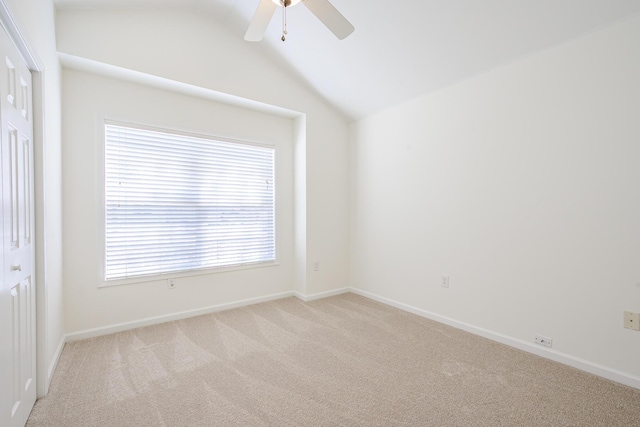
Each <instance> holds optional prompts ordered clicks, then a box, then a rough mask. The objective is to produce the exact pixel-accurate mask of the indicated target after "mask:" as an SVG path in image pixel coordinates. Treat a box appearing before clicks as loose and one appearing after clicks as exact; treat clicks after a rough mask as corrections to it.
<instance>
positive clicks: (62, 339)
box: [45, 335, 67, 394]
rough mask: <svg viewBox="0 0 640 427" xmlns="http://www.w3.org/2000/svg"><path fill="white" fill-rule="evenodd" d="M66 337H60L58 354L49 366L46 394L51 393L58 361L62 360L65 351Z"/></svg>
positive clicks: (56, 353)
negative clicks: (50, 388) (50, 387)
mask: <svg viewBox="0 0 640 427" xmlns="http://www.w3.org/2000/svg"><path fill="white" fill-rule="evenodd" d="M66 338H67V336H66V335H63V336H61V337H60V342H59V343H58V348H56V352H55V354H54V355H53V359H52V360H51V363H50V364H49V369H48V370H47V384H46V386H45V390H46V392H45V394H47V393H48V392H49V386H50V385H51V379H52V378H53V373H54V372H55V371H56V368H57V367H58V361H59V360H60V356H61V355H62V350H64V345H65V343H66Z"/></svg>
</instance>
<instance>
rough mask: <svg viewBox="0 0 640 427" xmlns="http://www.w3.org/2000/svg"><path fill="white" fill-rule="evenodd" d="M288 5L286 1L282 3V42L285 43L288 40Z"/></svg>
mask: <svg viewBox="0 0 640 427" xmlns="http://www.w3.org/2000/svg"><path fill="white" fill-rule="evenodd" d="M286 35H287V4H286V1H282V37H280V40H282V41H285V40H286V39H287V38H286V37H285V36H286Z"/></svg>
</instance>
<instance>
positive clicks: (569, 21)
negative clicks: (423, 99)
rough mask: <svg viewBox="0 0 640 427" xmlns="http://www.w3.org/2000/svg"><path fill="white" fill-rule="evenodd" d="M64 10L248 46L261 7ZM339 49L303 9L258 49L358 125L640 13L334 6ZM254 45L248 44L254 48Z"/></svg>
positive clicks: (548, 6)
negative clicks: (165, 11)
mask: <svg viewBox="0 0 640 427" xmlns="http://www.w3.org/2000/svg"><path fill="white" fill-rule="evenodd" d="M55 2H56V4H57V7H59V8H60V7H91V8H94V7H96V8H100V7H111V8H112V7H136V8H140V7H167V6H169V7H187V8H194V10H196V11H198V13H205V12H206V13H209V16H210V17H211V20H212V24H214V25H224V26H226V27H228V29H229V31H232V32H233V33H235V34H237V37H239V38H242V37H243V36H244V32H245V31H246V29H247V27H248V25H249V22H250V21H251V18H252V17H253V14H254V12H255V10H256V8H257V6H258V3H259V0H55ZM331 3H332V4H333V5H334V6H335V7H336V8H337V9H338V10H340V12H341V13H342V14H343V15H344V16H345V17H346V18H347V19H348V20H349V21H351V23H352V24H353V25H354V26H355V28H356V30H355V32H354V33H353V34H352V35H350V36H349V37H347V38H346V39H345V40H342V41H340V40H338V39H336V38H335V36H333V34H331V33H330V32H329V31H328V30H327V29H326V28H325V27H324V26H323V25H322V24H321V23H320V22H319V21H318V20H317V19H316V18H315V16H313V15H312V14H311V12H309V10H307V8H306V7H305V6H304V4H303V3H300V4H298V5H297V6H295V7H292V8H290V9H288V14H287V26H288V31H289V35H288V37H287V41H286V42H284V43H283V42H282V41H280V36H281V15H280V13H278V12H276V14H275V15H274V19H273V20H272V21H271V25H270V26H269V29H268V30H267V33H266V35H265V38H264V40H263V41H262V42H259V44H258V45H259V46H260V48H261V49H263V50H264V52H265V54H266V55H269V56H270V57H271V58H272V59H273V60H274V61H277V62H278V63H281V64H282V67H283V68H287V69H289V70H291V71H292V72H294V73H296V74H298V75H299V76H302V77H303V78H304V80H305V81H306V82H307V83H308V84H309V85H310V86H312V87H313V88H314V89H315V90H316V91H317V92H318V93H319V94H320V95H321V96H323V97H324V98H325V99H326V100H327V101H328V102H329V103H331V104H332V105H333V106H335V107H336V108H337V109H338V110H340V111H342V112H343V113H344V114H345V115H346V116H347V117H348V118H350V119H359V118H362V117H366V116H369V115H371V114H373V113H376V112H378V111H381V110H383V109H385V108H388V107H391V106H394V105H397V104H399V103H401V102H403V101H407V100H409V99H412V98H415V97H417V96H419V95H422V94H425V93H429V92H433V91H436V90H438V89H441V88H443V87H446V86H449V85H452V84H455V83H457V82H460V81H463V80H466V79H469V78H472V77H474V76H477V75H479V74H482V73H485V72H487V71H489V70H491V69H494V68H496V67H500V66H502V65H505V64H507V63H510V62H513V61H515V60H517V59H519V58H523V57H525V56H527V55H530V54H532V53H536V52H540V51H542V50H544V49H547V48H549V47H552V46H554V45H558V44H560V43H563V42H566V41H568V40H571V39H575V38H577V37H580V36H583V35H586V34H588V33H591V32H594V31H597V30H598V29H601V28H603V27H606V26H608V25H611V24H613V23H615V22H617V21H620V20H622V19H625V18H628V17H630V16H633V15H636V14H639V13H640V1H637V0H482V1H479V0H437V1H436V0H405V1H390V0H331ZM247 43H249V42H247Z"/></svg>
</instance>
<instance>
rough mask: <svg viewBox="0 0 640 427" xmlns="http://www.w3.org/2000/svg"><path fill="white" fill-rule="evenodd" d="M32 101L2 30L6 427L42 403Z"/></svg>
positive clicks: (0, 315) (0, 307)
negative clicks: (39, 391)
mask: <svg viewBox="0 0 640 427" xmlns="http://www.w3.org/2000/svg"><path fill="white" fill-rule="evenodd" d="M0 28H1V27H0ZM31 96H32V93H31V73H30V72H29V70H28V68H27V66H26V64H25V62H24V60H23V59H22V58H21V57H20V54H19V53H18V51H17V49H16V48H15V46H14V45H13V43H12V42H11V40H10V38H9V36H8V35H7V34H6V32H4V29H0V142H1V146H2V149H1V151H0V159H1V168H2V174H1V178H2V186H1V188H2V212H1V214H2V225H3V226H2V245H1V248H2V256H1V257H0V259H1V260H2V261H1V264H2V266H1V268H0V278H1V279H2V284H1V286H0V381H1V382H0V425H2V426H9V427H18V426H19V427H22V426H24V424H25V423H26V421H27V418H28V417H29V413H30V412H31V408H32V407H33V404H34V402H35V398H36V384H35V378H36V377H35V373H36V372H35V358H36V348H35V342H36V341H35V338H36V337H35V314H36V313H35V288H34V280H33V266H34V261H33V259H34V248H33V245H32V238H31V235H32V230H33V187H32V186H33V144H32V139H33V123H32V121H31V111H32V102H31Z"/></svg>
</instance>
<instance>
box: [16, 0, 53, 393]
mask: <svg viewBox="0 0 640 427" xmlns="http://www.w3.org/2000/svg"><path fill="white" fill-rule="evenodd" d="M4 1H5V3H6V4H7V6H8V7H9V9H10V10H11V12H12V14H13V15H14V18H15V20H16V21H17V23H18V25H19V27H20V30H21V32H22V33H23V36H24V37H25V39H26V41H27V43H28V45H29V48H30V49H32V51H33V54H34V55H35V56H36V59H37V60H38V62H39V66H40V67H41V68H42V69H41V72H42V77H43V79H42V82H43V92H44V111H42V117H43V125H42V127H39V126H36V133H39V131H40V129H42V131H43V134H44V135H43V138H42V142H43V144H41V145H40V144H36V145H35V153H34V157H35V159H34V160H35V183H34V184H35V201H36V206H35V208H36V267H37V269H36V280H37V281H38V290H44V295H39V297H38V301H39V305H38V307H39V312H38V315H39V316H40V319H39V324H40V325H42V326H44V329H45V333H46V345H45V347H46V348H45V349H44V355H43V356H44V361H42V359H41V356H42V355H40V354H39V364H38V367H39V368H41V367H42V364H45V365H46V366H47V369H48V370H49V371H50V372H47V373H46V374H45V376H47V375H50V374H52V369H51V368H53V365H52V363H53V362H55V359H56V356H57V354H58V353H57V352H58V350H59V349H60V347H59V346H60V343H61V342H62V338H63V335H64V325H63V297H62V233H61V229H62V227H61V224H62V210H61V182H60V173H61V170H60V165H61V158H60V150H61V149H60V145H61V139H60V64H59V62H58V58H57V54H56V39H55V28H54V8H53V4H52V2H51V1H49V0H4ZM39 353H40V349H39ZM40 362H42V364H41V363H40ZM40 374H41V373H39V379H40V380H42V378H41V377H40ZM42 387H43V384H39V385H38V390H39V394H42V393H43V391H44V390H46V388H47V387H48V384H46V387H44V389H43V388H42Z"/></svg>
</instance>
